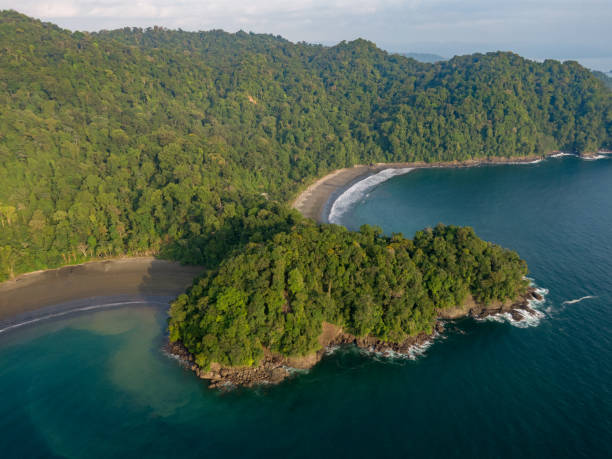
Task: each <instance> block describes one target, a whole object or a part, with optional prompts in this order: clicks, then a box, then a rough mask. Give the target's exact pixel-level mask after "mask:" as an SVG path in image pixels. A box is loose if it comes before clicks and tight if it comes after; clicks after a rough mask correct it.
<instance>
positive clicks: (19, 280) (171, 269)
mask: <svg viewBox="0 0 612 459" xmlns="http://www.w3.org/2000/svg"><path fill="white" fill-rule="evenodd" d="M201 272H202V268H200V267H197V266H181V265H180V264H179V263H176V262H171V261H166V260H157V259H155V258H152V257H138V258H120V259H114V260H105V261H93V262H89V263H84V264H81V265H75V266H65V267H63V268H58V269H50V270H46V271H37V272H34V273H28V274H23V275H21V276H18V277H16V278H15V279H14V280H9V281H6V282H3V283H1V284H0V321H3V320H5V319H7V318H13V317H17V316H21V315H24V314H27V313H31V312H33V311H37V310H43V309H45V308H47V307H50V306H54V305H58V304H63V303H68V302H73V301H75V300H78V299H89V298H93V297H107V296H111V295H112V296H117V297H121V298H128V297H129V298H138V297H143V298H144V297H168V298H171V297H175V296H177V295H179V294H180V293H182V292H184V291H185V289H186V288H187V287H189V286H190V285H191V283H192V282H193V278H194V277H196V276H197V275H198V274H200V273H201Z"/></svg>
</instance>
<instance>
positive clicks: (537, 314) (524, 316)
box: [477, 278, 548, 328]
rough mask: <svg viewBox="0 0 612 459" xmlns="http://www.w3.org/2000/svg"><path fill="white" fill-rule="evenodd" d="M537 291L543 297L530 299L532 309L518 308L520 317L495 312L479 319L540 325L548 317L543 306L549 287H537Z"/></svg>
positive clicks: (514, 324)
mask: <svg viewBox="0 0 612 459" xmlns="http://www.w3.org/2000/svg"><path fill="white" fill-rule="evenodd" d="M528 279H529V278H528ZM529 281H530V282H531V285H532V286H534V284H533V279H529ZM535 291H536V293H538V294H539V295H540V296H541V297H542V299H541V300H535V299H533V300H529V301H528V303H527V304H528V305H529V309H530V310H524V309H518V310H517V312H518V313H519V314H520V315H521V318H520V319H518V320H517V319H515V318H514V317H512V314H510V313H509V312H501V313H499V314H493V315H490V316H487V317H485V318H483V319H477V320H479V321H488V322H500V323H503V322H507V323H509V324H510V325H512V326H514V327H518V328H529V327H537V326H538V325H540V321H541V320H542V319H543V318H544V317H546V314H544V312H542V311H541V307H542V305H543V304H544V303H546V295H548V289H546V288H542V287H536V289H535Z"/></svg>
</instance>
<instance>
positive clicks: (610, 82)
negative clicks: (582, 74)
mask: <svg viewBox="0 0 612 459" xmlns="http://www.w3.org/2000/svg"><path fill="white" fill-rule="evenodd" d="M593 75H595V77H596V78H598V79H599V80H601V81H602V82H603V84H605V85H606V86H607V87H608V88H610V89H612V72H611V73H608V74H605V73H603V72H599V71H597V70H594V71H593Z"/></svg>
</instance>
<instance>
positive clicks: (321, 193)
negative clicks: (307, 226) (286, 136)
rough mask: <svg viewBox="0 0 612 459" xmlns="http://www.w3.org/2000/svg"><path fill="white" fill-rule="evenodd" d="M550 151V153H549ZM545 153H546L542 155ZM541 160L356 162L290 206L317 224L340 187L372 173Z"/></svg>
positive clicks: (334, 173)
mask: <svg viewBox="0 0 612 459" xmlns="http://www.w3.org/2000/svg"><path fill="white" fill-rule="evenodd" d="M552 154H554V152H553V153H551V155H552ZM546 156H549V155H546ZM542 159H544V157H543V156H531V157H525V158H494V159H484V160H468V161H453V162H437V163H425V162H413V163H377V164H371V165H367V166H366V165H357V166H353V167H349V168H345V169H338V170H336V171H334V172H331V173H330V174H327V175H326V176H324V177H322V178H320V179H319V180H317V181H316V182H314V183H313V184H312V185H310V186H309V187H308V188H307V189H306V190H304V191H303V192H301V193H300V194H299V195H298V196H297V198H296V199H295V200H294V201H293V202H292V204H291V206H292V207H293V208H294V209H296V210H298V211H299V212H300V213H301V214H302V215H304V216H305V217H307V218H312V219H313V220H316V221H318V222H320V223H325V222H327V215H326V213H328V212H329V207H330V204H331V202H330V201H331V200H332V199H336V198H337V197H338V196H339V195H340V194H341V193H342V192H343V191H344V190H346V189H348V188H349V187H350V186H352V185H353V184H354V183H356V182H358V181H360V180H363V179H364V178H366V177H368V176H370V175H373V174H376V173H378V172H380V171H383V170H385V169H403V168H412V169H419V168H434V167H457V168H458V167H476V166H482V165H493V164H517V163H531V162H535V161H539V160H542Z"/></svg>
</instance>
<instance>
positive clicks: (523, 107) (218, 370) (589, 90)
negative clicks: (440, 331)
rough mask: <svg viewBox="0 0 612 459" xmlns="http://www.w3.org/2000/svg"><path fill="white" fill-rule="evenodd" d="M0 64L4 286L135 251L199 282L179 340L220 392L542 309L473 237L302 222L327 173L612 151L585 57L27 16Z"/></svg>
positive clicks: (608, 108) (9, 38)
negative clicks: (327, 359) (302, 209)
mask: <svg viewBox="0 0 612 459" xmlns="http://www.w3.org/2000/svg"><path fill="white" fill-rule="evenodd" d="M0 50H1V52H0V281H1V280H6V279H10V278H13V277H14V276H15V275H17V274H19V273H24V272H29V271H33V270H38V269H46V268H52V267H57V266H61V265H66V264H74V263H79V262H83V261H87V260H92V259H100V258H107V257H118V256H124V255H130V256H139V255H155V256H157V257H161V258H166V259H170V260H176V261H180V262H183V263H186V264H195V265H200V266H202V269H203V274H202V276H201V277H200V278H198V279H197V280H196V281H195V282H194V285H193V286H192V287H191V289H190V290H189V291H188V293H187V294H186V295H183V296H180V297H179V298H178V299H177V300H176V301H175V302H174V303H173V304H172V306H171V309H170V316H171V317H170V323H169V332H170V341H171V342H172V343H173V344H172V351H173V352H175V353H177V354H179V355H181V356H182V358H184V359H185V360H186V361H188V362H190V365H192V366H193V368H194V370H196V371H197V372H198V373H199V374H200V375H201V376H203V377H212V379H214V380H215V381H217V382H235V383H238V384H250V383H253V382H257V381H264V380H265V381H269V380H279V379H283V378H284V377H285V376H284V374H285V373H283V371H284V372H287V370H286V369H284V367H286V366H292V365H293V366H297V367H299V366H300V365H301V366H303V367H308V366H310V365H311V364H313V363H314V362H316V360H317V359H318V358H320V355H321V352H322V350H324V348H325V347H326V346H328V345H330V344H333V343H339V342H355V343H357V344H358V345H362V346H364V347H369V348H374V349H379V350H385V349H392V350H403V349H405V348H406V347H407V346H410V345H412V344H414V343H417V342H419V340H422V339H425V338H426V337H428V336H430V335H431V334H432V333H433V332H434V330H435V329H436V327H437V323H438V322H437V320H438V319H439V318H441V317H458V316H462V315H466V314H471V315H476V316H478V315H486V314H487V313H488V311H497V312H499V311H509V310H516V309H517V308H518V309H521V308H526V307H528V306H527V305H526V302H527V299H528V298H530V297H532V295H533V292H532V291H531V290H530V289H529V288H528V286H527V284H526V281H525V279H524V276H525V274H526V272H527V268H526V265H525V263H524V262H523V261H522V260H521V259H520V258H519V257H518V255H517V254H515V253H514V252H511V251H508V250H505V249H502V248H500V247H497V246H495V245H493V244H490V243H487V242H484V241H482V240H480V239H478V238H477V237H476V236H475V235H474V233H473V231H472V230H471V229H470V228H457V227H452V226H438V227H436V228H433V229H427V230H424V231H422V232H419V233H417V235H416V236H415V237H414V238H413V239H406V238H404V237H403V236H402V235H391V236H385V235H382V234H381V232H380V230H378V229H376V228H370V227H364V228H363V229H362V230H361V231H359V232H350V231H348V230H346V229H344V228H341V227H338V226H335V225H320V224H317V223H315V222H313V221H312V220H309V219H305V218H303V217H302V216H301V215H300V214H299V213H298V212H296V211H295V210H292V209H290V205H289V203H290V202H291V201H292V200H293V198H295V196H296V195H297V194H298V193H299V192H300V191H302V190H304V189H305V188H306V187H307V186H308V185H309V184H310V183H312V182H313V181H314V180H315V179H316V178H317V177H322V176H323V175H325V174H327V173H329V172H331V171H333V170H336V169H340V168H345V167H351V166H353V165H356V164H372V163H392V162H393V163H400V162H417V161H418V162H423V163H425V164H431V163H446V162H457V161H462V162H469V161H472V160H491V161H495V160H497V159H500V158H532V157H541V156H544V155H546V154H548V153H550V152H552V151H557V150H561V151H568V152H575V153H580V154H589V153H593V152H596V151H598V150H599V149H606V150H611V149H612V92H611V91H610V89H609V88H608V87H606V85H605V84H604V82H603V81H601V80H600V79H598V77H597V76H595V75H594V74H593V73H592V72H590V71H589V70H587V69H585V68H583V67H581V66H580V65H579V64H578V63H576V62H571V61H570V62H565V63H560V62H557V61H553V60H547V61H544V62H541V63H538V62H534V61H530V60H526V59H523V58H521V57H520V56H518V55H516V54H514V53H511V52H496V53H488V54H473V55H468V56H457V57H454V58H452V59H450V60H448V61H442V62H436V63H422V62H417V61H416V60H414V59H411V58H407V57H405V56H401V55H399V54H390V53H387V52H385V51H383V50H381V49H379V48H377V47H376V45H374V44H373V43H371V42H368V41H365V40H361V39H358V40H355V41H352V42H342V43H339V44H338V45H336V46H331V47H326V46H320V45H310V44H307V43H292V42H289V41H287V40H285V39H283V38H281V37H277V36H272V35H261V34H253V33H245V32H238V33H235V34H229V33H226V32H223V31H219V30H215V31H209V32H185V31H181V30H167V29H164V28H159V27H154V28H148V29H138V28H124V29H120V30H113V31H100V32H96V33H85V32H71V31H68V30H63V29H61V28H59V27H57V26H55V25H53V24H49V23H43V22H40V21H38V20H35V19H32V18H29V17H27V16H24V15H21V14H19V13H17V12H15V11H3V12H0ZM424 337H425V338H424ZM292 359H293V360H292ZM295 359H298V360H295ZM300 359H302V360H300ZM303 359H306V361H305V360H303ZM305 362H306V363H305ZM294 364H295V365H294ZM279 369H280V370H279ZM260 370H261V371H262V372H263V373H262V374H264V376H261V377H260V376H258V375H257V374H255V373H257V372H258V371H260ZM211 372H212V373H211ZM249 372H251V373H249ZM253 372H255V373H253Z"/></svg>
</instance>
